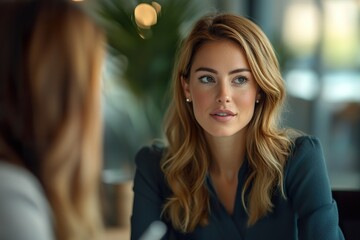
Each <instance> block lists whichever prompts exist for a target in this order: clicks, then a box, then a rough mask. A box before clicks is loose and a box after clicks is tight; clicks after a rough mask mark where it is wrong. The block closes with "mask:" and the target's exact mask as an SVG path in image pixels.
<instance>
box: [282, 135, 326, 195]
mask: <svg viewBox="0 0 360 240" xmlns="http://www.w3.org/2000/svg"><path fill="white" fill-rule="evenodd" d="M285 181H286V183H285V184H286V186H287V188H288V190H289V189H292V190H294V191H295V190H296V191H298V190H299V189H300V187H301V186H303V187H304V188H305V186H308V187H309V186H310V185H311V184H313V187H315V186H317V185H321V188H327V187H328V185H329V179H328V175H327V168H326V162H325V158H324V153H323V150H322V146H321V143H320V140H319V139H318V138H317V137H314V136H301V137H298V138H296V139H295V141H294V144H293V148H292V152H291V154H290V156H289V158H288V161H287V164H286V167H285Z"/></svg>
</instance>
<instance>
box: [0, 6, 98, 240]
mask: <svg viewBox="0 0 360 240" xmlns="http://www.w3.org/2000/svg"><path fill="white" fill-rule="evenodd" d="M0 6H1V7H0V15H1V16H0V25H1V26H0V42H1V44H0V64H1V70H0V109H1V111H2V113H5V114H1V113H0V157H1V158H2V159H4V160H5V161H9V162H12V163H15V164H18V165H20V166H23V167H25V168H27V169H29V170H30V171H31V172H32V173H33V174H34V175H35V176H36V177H37V178H38V179H39V181H40V183H41V185H42V186H43V189H44V191H45V194H46V197H47V198H48V201H49V202H50V205H51V208H52V211H53V213H54V214H53V215H54V218H55V221H54V223H55V234H56V237H57V239H61V240H81V239H83V240H85V239H86V240H91V239H100V235H101V233H102V228H103V227H102V216H101V211H100V209H101V208H100V197H99V187H100V171H101V168H102V157H101V156H102V140H101V138H102V137H101V136H102V131H101V117H100V116H101V111H100V99H101V84H100V77H101V69H102V67H101V66H102V62H103V57H104V53H105V49H104V47H105V36H104V33H103V32H102V30H101V29H100V28H99V27H98V26H97V25H96V24H95V23H94V22H93V21H91V20H90V19H89V17H88V16H87V15H86V14H85V13H84V12H83V11H82V10H81V9H80V8H79V7H78V6H75V4H74V3H71V2H70V1H35V0H34V1H5V2H3V3H0Z"/></svg>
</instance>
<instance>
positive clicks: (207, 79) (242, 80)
mask: <svg viewBox="0 0 360 240" xmlns="http://www.w3.org/2000/svg"><path fill="white" fill-rule="evenodd" d="M238 80H240V82H239V81H238ZM199 81H200V83H204V84H209V83H214V82H215V79H214V77H212V76H208V75H204V76H200V77H199ZM247 81H248V78H247V77H244V76H237V77H235V78H234V79H233V80H232V81H231V82H233V83H235V84H239V85H242V84H245V83H246V82H247Z"/></svg>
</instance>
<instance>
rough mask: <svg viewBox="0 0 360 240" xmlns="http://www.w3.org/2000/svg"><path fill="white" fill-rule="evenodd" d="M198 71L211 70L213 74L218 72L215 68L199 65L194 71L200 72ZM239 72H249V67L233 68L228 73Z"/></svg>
mask: <svg viewBox="0 0 360 240" xmlns="http://www.w3.org/2000/svg"><path fill="white" fill-rule="evenodd" d="M200 71H205V72H211V73H214V74H217V73H218V72H217V71H216V70H215V69H212V68H207V67H199V68H197V69H196V70H195V72H200ZM240 72H250V69H248V68H237V69H234V70H232V71H230V72H229V75H230V74H234V73H240Z"/></svg>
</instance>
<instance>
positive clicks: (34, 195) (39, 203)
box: [0, 161, 52, 239]
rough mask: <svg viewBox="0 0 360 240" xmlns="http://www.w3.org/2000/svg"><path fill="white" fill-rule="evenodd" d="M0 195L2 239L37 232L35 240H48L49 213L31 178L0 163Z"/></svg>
mask: <svg viewBox="0 0 360 240" xmlns="http://www.w3.org/2000/svg"><path fill="white" fill-rule="evenodd" d="M0 192H1V194H0V222H1V223H2V224H1V226H0V229H1V231H0V232H1V234H0V235H1V236H2V237H3V236H4V234H5V236H6V237H8V238H9V239H10V238H11V239H20V238H21V237H22V236H24V237H25V236H34V235H33V233H32V232H34V231H37V232H38V234H41V237H40V235H39V236H36V237H40V238H39V239H46V238H47V239H52V215H51V210H50V207H49V204H48V202H47V200H46V197H45V194H44V192H43V190H42V187H41V185H40V183H39V181H38V180H37V179H36V177H35V176H34V175H32V174H31V173H30V172H29V171H27V170H26V169H23V168H21V167H18V166H15V165H13V164H9V163H6V162H2V161H0ZM3 220H4V221H3ZM3 223H6V224H3ZM15 226H16V227H15ZM26 234H27V235H26ZM29 234H30V235H29ZM34 237H35V236H34ZM0 238H1V237H0Z"/></svg>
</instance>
